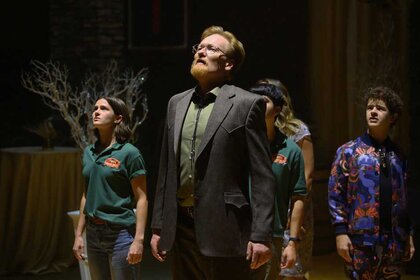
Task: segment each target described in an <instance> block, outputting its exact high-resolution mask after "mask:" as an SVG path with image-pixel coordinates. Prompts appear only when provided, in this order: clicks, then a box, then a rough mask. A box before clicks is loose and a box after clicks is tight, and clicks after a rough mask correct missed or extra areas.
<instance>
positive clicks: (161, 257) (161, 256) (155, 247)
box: [150, 233, 166, 262]
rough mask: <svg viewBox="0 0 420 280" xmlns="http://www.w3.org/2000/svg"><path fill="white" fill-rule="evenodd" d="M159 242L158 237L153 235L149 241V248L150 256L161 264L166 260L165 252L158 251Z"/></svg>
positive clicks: (155, 234)
mask: <svg viewBox="0 0 420 280" xmlns="http://www.w3.org/2000/svg"><path fill="white" fill-rule="evenodd" d="M159 242H160V235H159V234H158V233H154V234H153V235H152V239H151V240H150V247H151V249H152V255H153V256H154V257H155V258H156V259H157V260H158V261H160V262H163V261H164V260H165V259H166V251H159Z"/></svg>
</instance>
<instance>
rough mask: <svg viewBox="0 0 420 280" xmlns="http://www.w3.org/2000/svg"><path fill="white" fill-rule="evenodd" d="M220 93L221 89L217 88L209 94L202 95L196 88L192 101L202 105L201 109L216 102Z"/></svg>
mask: <svg viewBox="0 0 420 280" xmlns="http://www.w3.org/2000/svg"><path fill="white" fill-rule="evenodd" d="M219 92H220V87H215V88H213V89H212V90H210V91H209V92H207V93H206V94H204V95H200V94H199V93H198V88H197V87H196V88H195V90H194V93H193V96H192V99H191V101H192V102H193V103H194V104H199V105H201V107H206V106H207V105H209V104H210V103H214V102H215V100H216V97H217V96H218V94H219Z"/></svg>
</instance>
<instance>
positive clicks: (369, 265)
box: [345, 245, 402, 280]
mask: <svg viewBox="0 0 420 280" xmlns="http://www.w3.org/2000/svg"><path fill="white" fill-rule="evenodd" d="M353 249H354V250H353V256H352V260H353V261H352V263H346V266H345V272H346V275H347V277H348V278H350V279H352V280H362V279H372V280H385V279H386V280H391V279H392V280H399V279H401V266H402V263H400V262H397V263H396V262H394V261H393V258H392V257H391V256H390V255H389V254H388V252H389V251H388V250H387V248H386V247H384V246H380V245H378V246H376V247H374V248H373V247H370V246H369V247H368V246H356V245H353Z"/></svg>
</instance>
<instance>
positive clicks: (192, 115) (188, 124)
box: [177, 87, 220, 207]
mask: <svg viewBox="0 0 420 280" xmlns="http://www.w3.org/2000/svg"><path fill="white" fill-rule="evenodd" d="M219 91H220V88H219V87H216V88H214V89H212V90H211V91H210V92H208V93H207V94H206V95H205V98H202V99H200V98H199V96H198V93H197V92H194V94H193V98H192V100H191V103H190V106H189V107H188V111H187V115H186V116H185V120H184V124H183V126H182V135H181V141H180V151H181V153H180V159H179V161H180V186H179V188H178V192H177V198H178V202H179V205H180V206H184V207H187V206H193V205H194V179H195V178H194V173H195V159H196V156H197V152H198V148H199V147H200V143H201V139H202V137H203V135H204V132H205V130H206V126H207V123H208V121H209V117H210V114H211V112H212V110H213V107H214V101H215V99H216V97H217V95H218V93H219Z"/></svg>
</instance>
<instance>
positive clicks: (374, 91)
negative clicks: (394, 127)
mask: <svg viewBox="0 0 420 280" xmlns="http://www.w3.org/2000/svg"><path fill="white" fill-rule="evenodd" d="M371 99H373V100H382V101H384V102H385V104H386V106H387V107H388V110H389V112H390V113H391V114H392V115H396V119H395V120H397V119H398V117H399V116H400V115H401V113H402V109H403V106H404V103H403V101H402V99H401V97H400V96H399V95H398V94H397V93H396V92H395V91H393V90H392V89H390V88H388V87H384V86H378V87H371V88H368V89H367V90H366V92H365V93H364V96H363V102H364V103H363V104H364V105H365V106H367V104H368V102H369V100H371Z"/></svg>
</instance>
